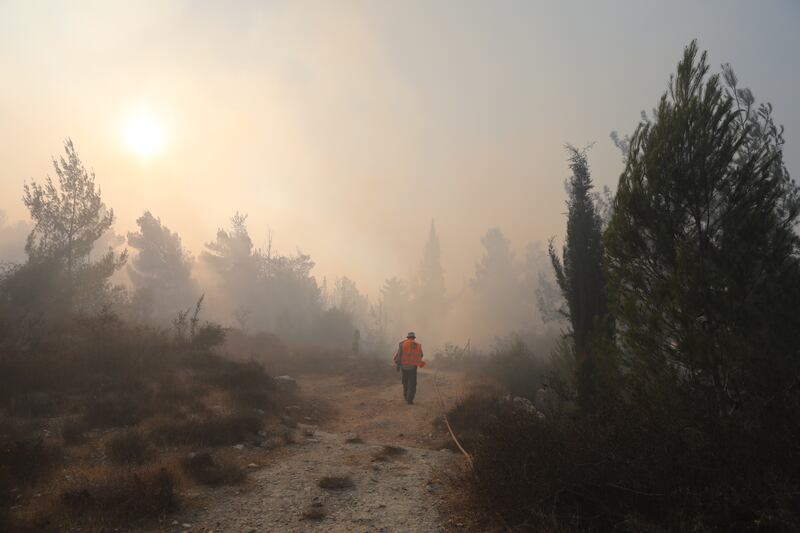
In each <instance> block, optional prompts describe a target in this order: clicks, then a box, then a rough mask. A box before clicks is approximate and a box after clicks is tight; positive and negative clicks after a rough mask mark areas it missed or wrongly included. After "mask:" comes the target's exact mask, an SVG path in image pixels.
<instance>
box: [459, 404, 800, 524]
mask: <svg viewBox="0 0 800 533" xmlns="http://www.w3.org/2000/svg"><path fill="white" fill-rule="evenodd" d="M708 405H712V404H711V402H700V401H697V399H696V398H695V399H694V400H693V399H692V396H691V395H688V394H687V395H686V396H682V395H680V394H675V393H674V392H673V394H672V396H671V399H670V401H669V402H667V401H663V402H652V403H651V402H638V403H630V402H628V401H627V400H626V399H622V398H615V397H613V396H612V395H609V396H608V397H605V398H603V399H602V403H600V404H598V407H597V409H598V411H597V412H595V413H580V412H577V411H574V410H563V411H554V412H553V413H552V414H550V415H548V416H547V417H546V418H544V419H542V418H539V417H538V416H536V415H535V414H533V413H529V412H527V411H526V410H525V409H523V408H521V407H520V406H518V405H515V404H514V403H513V402H510V401H504V400H502V399H499V400H497V401H494V402H487V401H486V399H483V398H466V399H465V400H464V401H463V402H462V403H461V404H460V405H459V406H458V407H457V408H456V410H454V412H453V413H451V416H450V421H451V424H452V425H453V426H454V428H455V431H456V433H457V434H458V435H459V436H461V435H467V436H468V438H464V439H462V440H463V441H464V445H465V447H466V448H467V450H468V451H469V452H470V453H471V454H472V457H473V460H474V473H475V479H476V480H477V481H476V488H477V490H478V492H479V494H480V495H481V498H482V500H483V502H484V503H485V504H486V507H487V509H491V511H492V512H498V513H499V514H500V515H501V516H503V518H504V519H505V521H506V522H507V523H508V524H510V525H512V526H514V527H517V528H519V529H522V530H527V529H534V530H535V529H541V530H546V531H547V530H576V531H577V530H581V531H582V530H591V531H609V530H623V531H689V530H694V531H747V530H753V531H755V530H759V531H761V530H769V531H791V530H796V526H797V525H798V524H800V520H799V516H798V511H797V510H798V509H800V486H798V483H797V481H796V480H797V479H798V477H797V476H798V471H799V470H800V469H798V467H797V466H796V465H797V462H796V461H795V460H794V459H792V458H795V459H796V458H797V452H796V450H797V448H796V441H795V443H794V444H792V443H791V442H790V440H791V439H787V441H786V442H781V441H780V440H777V439H776V438H775V437H776V435H779V433H777V432H775V431H774V430H771V431H764V430H763V428H762V429H759V428H757V427H753V428H742V427H741V426H739V425H738V424H739V422H738V421H736V420H735V419H733V418H731V419H728V420H720V419H719V418H718V416H717V414H716V413H715V412H712V411H709V410H708V408H707V406H708ZM468 406H472V409H469V410H473V412H471V413H466V412H465V411H468V409H467V407H468ZM784 423H786V420H784ZM781 458H782V459H781ZM778 459H780V460H778ZM776 464H780V465H782V466H781V467H780V469H776V468H774V466H773V465H776Z"/></svg>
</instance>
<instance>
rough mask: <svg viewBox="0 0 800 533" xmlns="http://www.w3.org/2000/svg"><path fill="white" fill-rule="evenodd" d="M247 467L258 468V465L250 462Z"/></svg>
mask: <svg viewBox="0 0 800 533" xmlns="http://www.w3.org/2000/svg"><path fill="white" fill-rule="evenodd" d="M247 468H258V465H257V464H255V463H250V464H249V465H247Z"/></svg>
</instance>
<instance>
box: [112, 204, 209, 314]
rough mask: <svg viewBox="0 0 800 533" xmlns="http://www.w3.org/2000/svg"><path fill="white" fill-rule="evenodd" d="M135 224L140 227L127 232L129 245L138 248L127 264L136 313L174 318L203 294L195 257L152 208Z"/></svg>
mask: <svg viewBox="0 0 800 533" xmlns="http://www.w3.org/2000/svg"><path fill="white" fill-rule="evenodd" d="M136 224H137V225H138V226H139V231H137V232H131V233H128V245H129V246H130V247H131V248H133V249H134V250H135V252H134V254H133V256H132V257H131V260H130V262H129V263H128V266H127V271H128V277H129V278H130V280H131V284H132V286H133V298H132V302H131V303H132V306H133V308H134V311H133V312H134V315H135V316H137V317H139V319H140V320H154V321H156V322H157V323H158V322H164V321H168V320H171V319H173V318H174V317H175V316H176V314H177V313H178V312H179V311H182V310H184V309H186V308H188V307H191V306H192V305H193V304H194V303H195V302H196V301H197V299H198V298H199V297H200V287H199V286H198V284H197V282H196V281H195V280H194V279H193V278H192V265H193V263H194V259H193V258H192V256H191V255H189V253H188V252H186V251H185V250H184V249H183V245H182V244H181V238H180V236H178V234H177V233H173V232H172V231H170V230H169V228H167V227H166V226H164V225H162V224H161V220H160V219H158V218H156V217H154V216H153V215H152V214H151V213H150V211H145V212H144V214H143V215H142V216H141V217H139V218H138V219H137V220H136Z"/></svg>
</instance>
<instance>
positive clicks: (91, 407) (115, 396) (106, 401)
mask: <svg viewBox="0 0 800 533" xmlns="http://www.w3.org/2000/svg"><path fill="white" fill-rule="evenodd" d="M153 412H154V409H153V405H152V395H151V393H150V391H148V390H147V389H145V388H144V387H136V388H131V389H129V390H122V391H112V392H107V393H105V394H101V395H98V396H96V397H95V398H92V399H91V400H89V404H88V405H87V406H86V413H85V415H84V417H85V420H86V423H87V424H89V426H90V427H92V428H114V427H125V426H134V425H136V424H138V423H139V422H140V421H142V420H143V419H144V418H147V417H148V416H150V415H152V414H153Z"/></svg>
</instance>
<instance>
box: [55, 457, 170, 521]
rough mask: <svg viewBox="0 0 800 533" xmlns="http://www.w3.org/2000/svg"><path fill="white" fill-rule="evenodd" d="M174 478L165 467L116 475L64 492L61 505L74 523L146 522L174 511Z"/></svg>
mask: <svg viewBox="0 0 800 533" xmlns="http://www.w3.org/2000/svg"><path fill="white" fill-rule="evenodd" d="M176 487H177V480H176V477H175V475H174V474H173V473H172V472H170V471H169V470H167V469H166V468H163V467H161V468H152V469H146V470H140V471H138V472H133V473H128V472H125V471H123V472H119V473H116V474H114V475H112V476H110V477H109V478H107V479H104V480H101V481H100V482H98V483H94V484H88V483H87V484H83V485H77V486H74V487H72V488H70V489H67V490H65V491H64V492H63V493H62V495H61V502H62V504H63V506H64V508H65V509H66V510H67V512H68V514H70V515H72V516H73V517H74V518H75V519H77V520H78V521H82V522H83V521H89V522H97V521H101V522H111V523H113V524H119V523H124V524H126V525H128V524H130V523H132V522H137V521H143V520H150V519H154V518H158V517H161V516H163V515H164V514H166V513H170V512H172V511H175V510H176V509H177V508H178V504H179V498H178V494H177V492H176Z"/></svg>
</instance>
